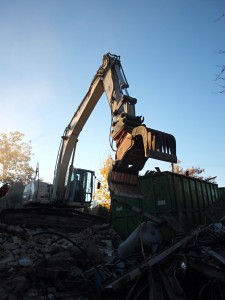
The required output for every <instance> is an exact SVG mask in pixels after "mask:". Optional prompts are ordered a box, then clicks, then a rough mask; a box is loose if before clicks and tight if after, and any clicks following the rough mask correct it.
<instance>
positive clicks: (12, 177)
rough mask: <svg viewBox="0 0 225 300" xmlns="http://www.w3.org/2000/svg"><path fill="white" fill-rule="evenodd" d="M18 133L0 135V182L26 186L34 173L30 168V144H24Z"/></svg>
mask: <svg viewBox="0 0 225 300" xmlns="http://www.w3.org/2000/svg"><path fill="white" fill-rule="evenodd" d="M23 139H24V134H23V133H21V132H19V131H14V132H10V133H9V134H6V133H1V134H0V182H1V183H9V184H10V185H13V184H15V183H18V182H20V183H22V184H26V183H27V182H28V181H29V180H30V179H31V176H32V174H33V172H34V170H33V168H32V167H31V166H30V160H31V156H32V150H31V145H30V142H28V143H27V142H24V140H23Z"/></svg>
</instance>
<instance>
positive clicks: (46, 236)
mask: <svg viewBox="0 0 225 300" xmlns="http://www.w3.org/2000/svg"><path fill="white" fill-rule="evenodd" d="M165 226H166V225H165ZM164 229H165V227H160V226H158V225H157V224H153V223H152V222H150V221H146V222H142V223H140V224H139V225H138V226H137V228H136V230H135V231H134V232H133V233H132V234H131V235H130V236H129V237H128V238H127V240H125V241H122V240H121V238H120V237H119V236H118V235H117V233H116V232H115V231H114V230H113V229H112V227H111V225H109V224H99V225H93V226H91V227H89V228H87V229H86V230H84V231H82V232H73V231H72V230H70V231H69V230H68V229H67V230H66V231H65V229H64V230H62V229H57V230H56V229H55V230H53V229H52V228H51V229H50V228H49V230H48V229H47V228H44V229H43V228H41V227H40V228H35V229H31V228H29V229H28V228H27V227H25V226H12V225H6V224H4V223H0V299H1V300H16V299H24V300H31V299H40V300H44V299H52V300H54V299H65V300H73V299H75V300H90V299H115V300H120V299H121V300H122V299H126V300H138V299H143V300H145V299H153V300H156V299H161V300H168V299H169V300H172V299H173V300H174V299H175V300H176V299H179V300H181V299H190V300H192V299H193V300H194V299H198V300H203V299H209V300H212V299H224V298H225V288H224V283H225V226H224V224H223V223H222V222H218V223H212V224H210V225H208V226H202V227H199V228H196V229H195V230H193V231H192V232H191V233H189V234H184V233H183V234H181V233H180V232H179V234H178V233H173V236H172V238H171V239H170V241H168V240H167V241H166V239H164V234H165V233H164Z"/></svg>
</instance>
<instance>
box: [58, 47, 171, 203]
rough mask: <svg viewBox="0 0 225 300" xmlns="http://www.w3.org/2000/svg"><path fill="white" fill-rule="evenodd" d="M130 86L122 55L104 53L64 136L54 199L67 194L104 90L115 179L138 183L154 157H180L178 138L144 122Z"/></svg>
mask: <svg viewBox="0 0 225 300" xmlns="http://www.w3.org/2000/svg"><path fill="white" fill-rule="evenodd" d="M128 87H129V85H128V83H127V80H126V77H125V74H124V72H123V69H122V66H121V62H120V57H119V56H117V55H112V54H110V53H107V54H106V55H104V56H103V62H102V65H101V66H100V68H99V69H98V71H97V73H96V75H95V76H94V78H93V80H92V82H91V85H90V87H89V90H88V92H87V94H86V95H85V97H84V99H83V100H82V102H81V104H80V105H79V107H78V109H77V110H76V112H75V114H74V116H73V118H72V119H71V121H70V123H69V125H68V126H67V127H66V129H65V131H64V134H63V136H62V140H61V144H60V148H59V152H58V157H57V161H56V168H55V173H54V182H53V199H55V200H61V199H63V197H65V191H64V189H65V178H66V173H67V169H68V166H69V164H70V161H71V160H72V162H73V160H74V156H75V150H76V144H77V141H78V137H79V134H80V132H81V130H82V128H83V126H84V125H85V123H86V121H87V119H88V117H89V116H90V114H91V113H92V111H93V109H94V108H95V105H96V104H97V102H98V101H99V99H100V98H101V96H102V94H103V93H105V94H106V97H107V99H108V102H109V106H110V110H111V133H110V134H111V138H112V140H113V141H115V143H116V155H115V160H114V162H113V166H112V172H111V177H110V180H111V181H112V182H117V183H121V184H125V185H126V184H130V185H135V184H136V182H137V175H138V173H139V171H140V170H141V169H142V168H143V167H144V165H145V162H146V161H147V159H148V158H150V157H151V158H154V159H159V160H163V161H168V162H173V163H175V162H176V161H177V158H176V141H175V138H174V137H173V136H172V135H170V134H167V133H164V132H160V131H157V130H153V129H150V128H147V127H146V126H145V125H144V124H143V122H144V118H143V117H142V116H136V114H135V105H136V103H137V99H135V98H132V97H130V96H129V94H128V91H127V89H128ZM71 167H72V163H71ZM70 174H71V172H69V176H70Z"/></svg>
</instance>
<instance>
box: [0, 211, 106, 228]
mask: <svg viewBox="0 0 225 300" xmlns="http://www.w3.org/2000/svg"><path fill="white" fill-rule="evenodd" d="M0 222H2V223H6V224H9V225H14V226H15V225H16V226H17V225H19V226H26V227H38V226H39V227H54V228H65V229H66V228H68V229H72V230H73V231H78V232H79V231H82V230H84V229H86V228H88V227H90V226H93V225H95V224H103V223H106V221H105V219H104V218H102V217H100V216H96V215H91V214H87V213H84V212H81V211H78V210H76V209H74V208H55V207H27V208H19V209H14V208H8V209H3V210H2V211H1V212H0Z"/></svg>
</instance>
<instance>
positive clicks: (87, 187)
mask: <svg viewBox="0 0 225 300" xmlns="http://www.w3.org/2000/svg"><path fill="white" fill-rule="evenodd" d="M94 178H95V173H94V172H93V171H90V170H84V169H77V168H74V169H73V172H72V174H71V178H70V182H69V183H68V181H67V182H66V183H67V196H66V201H67V202H68V203H69V204H70V205H73V206H76V207H88V206H90V204H91V201H92V196H93V190H94Z"/></svg>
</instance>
